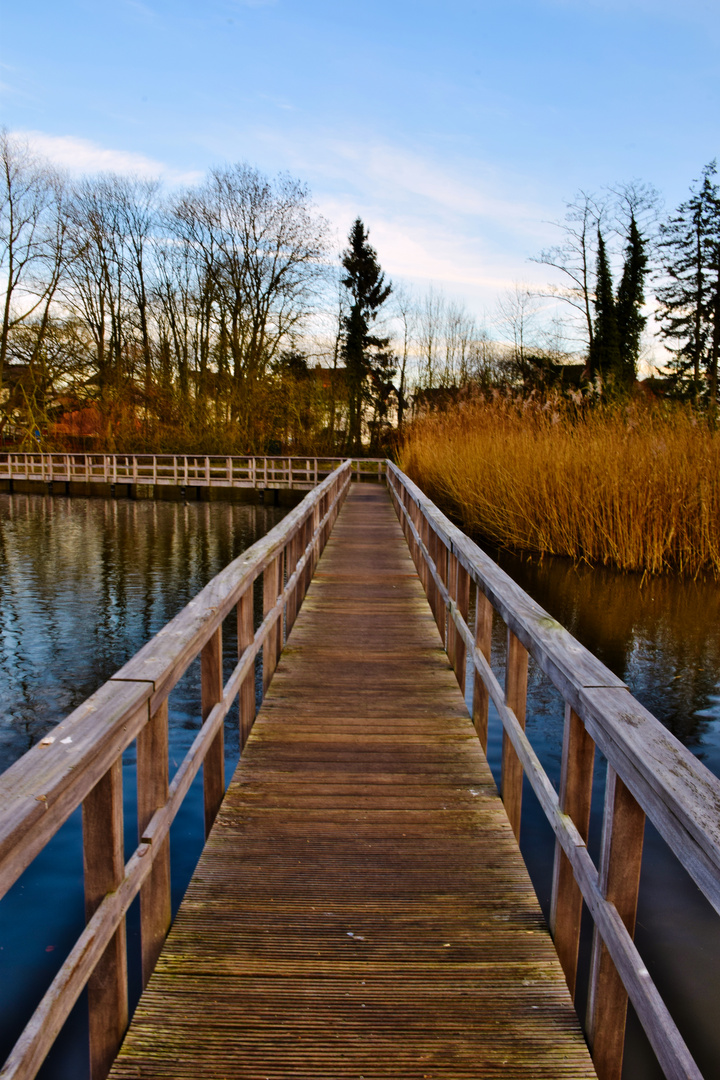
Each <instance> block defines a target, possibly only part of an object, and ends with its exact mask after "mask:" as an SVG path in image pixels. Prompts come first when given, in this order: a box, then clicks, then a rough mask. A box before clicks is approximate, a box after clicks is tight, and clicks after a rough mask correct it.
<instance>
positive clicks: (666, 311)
mask: <svg viewBox="0 0 720 1080" xmlns="http://www.w3.org/2000/svg"><path fill="white" fill-rule="evenodd" d="M716 172H717V168H716V164H715V162H714V161H713V162H711V163H710V164H709V165H707V166H706V167H705V168H704V169H703V172H702V178H701V180H700V181H699V183H697V184H696V185H695V187H694V188H692V189H691V194H690V198H689V199H687V200H686V202H683V203H681V205H680V206H679V207H678V209H677V211H676V212H675V214H674V216H673V217H671V218H670V220H669V221H668V222H666V223H665V224H663V225H661V226H660V250H661V253H662V256H663V270H664V272H665V276H666V282H665V284H664V285H663V286H662V287H661V288H660V289H658V292H657V297H658V301H659V303H660V313H659V315H658V318H659V321H660V335H661V337H663V338H664V339H665V340H666V342H668V343H669V344H668V348H669V349H670V352H671V353H673V355H674V361H673V365H672V367H673V381H674V382H675V385H676V387H677V388H678V390H679V391H681V392H688V391H689V392H690V393H691V394H692V396H693V397H694V398H695V400H696V401H697V400H699V398H700V396H701V391H702V385H703V380H704V379H705V378H707V388H708V396H709V399H710V403H711V405H712V406H713V407H714V404H715V400H716V396H717V366H718V351H719V350H720V196H719V193H718V188H717V184H716V183H715V181H714V179H713V178H714V176H715V174H716ZM671 342H672V343H674V344H670V343H671Z"/></svg>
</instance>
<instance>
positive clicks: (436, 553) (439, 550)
mask: <svg viewBox="0 0 720 1080" xmlns="http://www.w3.org/2000/svg"><path fill="white" fill-rule="evenodd" d="M423 516H424V515H423ZM429 535H430V544H429V545H428V544H427V543H426V544H425V546H426V547H428V549H429V551H430V556H431V558H432V560H433V562H434V563H435V566H436V567H437V572H438V577H439V578H440V580H441V581H442V583H443V585H444V586H445V588H447V583H448V549H447V548H446V547H445V542H444V541H443V540H442V538H441V537H439V536H438V535H437V533H436V532H435V530H434V529H433V528H432V527H430V530H429ZM428 578H429V579H430V580H429V581H428V584H433V585H434V582H432V575H431V574H430V571H429V570H428ZM433 593H434V596H435V612H434V614H435V621H436V623H437V628H438V630H439V632H440V637H441V638H442V643H443V648H446V646H447V609H446V607H445V603H444V601H443V598H442V595H441V593H440V590H439V589H433ZM431 606H432V605H431Z"/></svg>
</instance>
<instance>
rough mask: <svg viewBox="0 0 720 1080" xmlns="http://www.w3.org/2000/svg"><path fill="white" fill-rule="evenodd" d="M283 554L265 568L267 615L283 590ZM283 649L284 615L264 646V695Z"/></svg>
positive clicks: (264, 609) (264, 608)
mask: <svg viewBox="0 0 720 1080" xmlns="http://www.w3.org/2000/svg"><path fill="white" fill-rule="evenodd" d="M282 561H283V557H282V552H281V553H280V555H278V556H277V558H275V559H273V561H272V562H271V563H270V564H269V565H268V566H266V567H265V571H264V573H263V613H264V614H265V615H267V613H268V612H269V611H271V610H272V609H273V608H274V607H275V604H276V602H277V598H278V596H279V595H280V591H281V589H282ZM281 649H282V613H281V614H280V615H279V616H278V618H277V619H276V621H275V625H274V626H273V627H272V628H271V630H270V632H269V634H268V636H267V637H266V638H265V644H264V645H263V694H266V693H267V688H268V686H269V685H270V680H271V679H272V677H273V674H274V672H275V668H276V667H277V662H278V656H279V655H280V650H281Z"/></svg>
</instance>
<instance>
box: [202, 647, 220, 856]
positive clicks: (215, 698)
mask: <svg viewBox="0 0 720 1080" xmlns="http://www.w3.org/2000/svg"><path fill="white" fill-rule="evenodd" d="M200 681H201V698H202V718H203V722H205V720H207V718H208V716H209V714H210V712H211V710H212V708H213V706H214V705H217V703H218V702H219V701H222V692H223V680H222V626H218V628H217V630H216V631H215V632H214V633H213V635H212V637H210V639H209V640H208V641H207V643H206V644H205V645H203V648H202V653H201V654H200ZM203 788H204V795H205V836H208V834H209V832H210V830H211V829H212V826H213V822H214V820H215V815H216V814H217V812H218V810H219V809H220V803H221V802H222V800H223V795H224V794H225V739H224V734H223V729H222V726H221V727H220V729H219V731H218V733H217V735H216V736H215V738H214V739H213V741H212V745H211V746H210V748H209V749H208V752H207V754H206V756H205V761H204V762H203Z"/></svg>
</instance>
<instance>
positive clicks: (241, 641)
mask: <svg viewBox="0 0 720 1080" xmlns="http://www.w3.org/2000/svg"><path fill="white" fill-rule="evenodd" d="M293 596H295V593H293ZM253 637H254V628H253V591H252V587H249V588H247V589H246V590H245V592H244V593H243V595H242V596H241V597H240V599H239V600H238V604H237V646H238V659H240V657H241V656H242V654H243V652H244V650H245V649H246V648H248V646H250V645H252V641H253ZM254 719H255V665H254V664H253V666H252V668H251V669H250V671H249V672H248V674H247V675H246V676H245V679H244V680H243V682H242V684H241V686H240V695H239V723H240V750H241V752H242V749H243V747H244V746H245V743H246V742H247V737H248V735H249V734H250V730H251V728H252V726H253V721H254Z"/></svg>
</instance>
